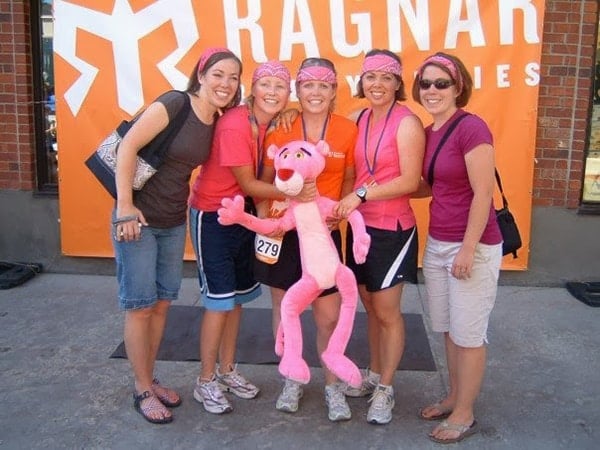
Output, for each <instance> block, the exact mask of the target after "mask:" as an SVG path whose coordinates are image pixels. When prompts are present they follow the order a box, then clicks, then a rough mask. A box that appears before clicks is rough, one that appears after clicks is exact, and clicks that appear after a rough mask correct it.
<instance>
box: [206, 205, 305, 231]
mask: <svg viewBox="0 0 600 450" xmlns="http://www.w3.org/2000/svg"><path fill="white" fill-rule="evenodd" d="M221 205H223V207H222V208H219V209H218V210H217V213H218V215H219V218H218V221H219V223H220V224H221V225H233V224H236V223H237V224H240V225H242V226H243V227H245V228H248V229H249V230H251V231H254V232H256V233H261V234H270V233H273V232H274V231H275V230H278V229H279V230H282V231H287V230H290V229H292V228H293V223H292V224H290V220H289V219H288V218H285V217H282V218H281V219H259V218H258V217H255V216H253V215H252V214H248V213H247V212H245V211H244V198H243V197H242V196H241V195H236V196H235V197H234V198H233V199H230V198H224V199H223V200H222V201H221Z"/></svg>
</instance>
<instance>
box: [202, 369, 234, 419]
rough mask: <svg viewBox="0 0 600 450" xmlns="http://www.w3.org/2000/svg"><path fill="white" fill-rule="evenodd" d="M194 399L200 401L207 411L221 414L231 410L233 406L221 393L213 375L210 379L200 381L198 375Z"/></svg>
mask: <svg viewBox="0 0 600 450" xmlns="http://www.w3.org/2000/svg"><path fill="white" fill-rule="evenodd" d="M194 399H195V400H196V401H198V402H200V403H202V405H204V409H205V410H207V411H208V412H209V413H213V414H223V413H228V412H231V411H233V407H232V406H231V404H230V403H229V401H228V400H227V399H226V398H225V396H224V395H223V391H221V388H220V386H219V382H218V381H217V379H216V378H215V377H214V376H213V379H212V380H210V381H201V380H200V377H198V379H197V380H196V387H195V388H194Z"/></svg>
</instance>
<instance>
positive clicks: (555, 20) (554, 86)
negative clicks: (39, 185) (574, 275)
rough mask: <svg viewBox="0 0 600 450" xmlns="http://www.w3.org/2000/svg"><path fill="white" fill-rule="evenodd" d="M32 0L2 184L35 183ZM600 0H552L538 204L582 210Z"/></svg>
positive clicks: (8, 14)
mask: <svg viewBox="0 0 600 450" xmlns="http://www.w3.org/2000/svg"><path fill="white" fill-rule="evenodd" d="M29 11H30V7H29V1H19V0H0V124H1V125H0V189H15V190H25V191H29V190H32V189H34V187H35V180H36V176H35V160H36V157H35V150H34V128H33V108H32V106H33V103H32V90H31V83H32V81H31V80H32V77H31V72H32V70H31V56H30V53H31V52H30V49H31V45H30V41H29V36H30V33H29V28H30V27H29ZM597 25H598V2H597V0H584V1H576V2H574V1H568V0H546V14H545V18H544V34H543V46H542V59H541V83H540V97H539V110H538V126H537V150H536V168H535V173H534V191H533V204H534V205H536V206H561V207H565V208H577V207H578V206H579V199H580V195H581V186H582V179H583V169H584V167H583V164H584V155H585V148H586V147H585V146H586V139H587V124H588V120H589V119H588V117H589V111H590V105H591V91H592V80H593V64H594V53H595V48H596V46H595V43H596V29H597Z"/></svg>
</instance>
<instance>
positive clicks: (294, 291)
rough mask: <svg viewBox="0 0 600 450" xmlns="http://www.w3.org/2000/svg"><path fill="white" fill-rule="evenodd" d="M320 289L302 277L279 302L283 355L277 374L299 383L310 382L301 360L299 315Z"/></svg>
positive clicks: (313, 282) (304, 364)
mask: <svg viewBox="0 0 600 450" xmlns="http://www.w3.org/2000/svg"><path fill="white" fill-rule="evenodd" d="M320 291H321V289H319V287H318V286H317V283H316V282H315V280H314V279H313V278H312V277H310V276H307V275H304V276H303V277H302V278H300V280H298V281H297V282H296V283H295V284H293V285H292V286H291V287H290V288H289V289H288V291H287V292H286V293H285V295H284V296H283V300H282V301H281V325H280V328H281V330H282V331H283V355H282V357H281V362H280V363H279V373H281V375H283V376H284V377H286V378H289V379H292V380H294V381H297V382H299V383H304V384H306V383H308V382H309V381H310V369H309V368H308V364H306V361H304V359H302V327H301V324H300V314H301V313H302V311H304V310H305V309H306V308H307V307H308V305H310V304H311V303H312V302H313V300H314V299H315V298H316V297H317V295H318V294H319V292H320Z"/></svg>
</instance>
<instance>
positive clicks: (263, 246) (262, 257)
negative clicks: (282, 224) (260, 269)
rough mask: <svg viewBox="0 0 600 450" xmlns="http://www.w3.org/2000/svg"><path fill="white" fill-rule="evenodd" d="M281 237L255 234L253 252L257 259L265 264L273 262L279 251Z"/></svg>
mask: <svg viewBox="0 0 600 450" xmlns="http://www.w3.org/2000/svg"><path fill="white" fill-rule="evenodd" d="M282 241H283V238H271V237H267V236H263V235H262V234H257V235H256V238H255V239H254V252H255V254H256V258H257V259H258V260H259V261H262V262H265V263H267V264H275V263H276V262H277V260H278V259H279V253H280V252H281V242H282Z"/></svg>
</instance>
